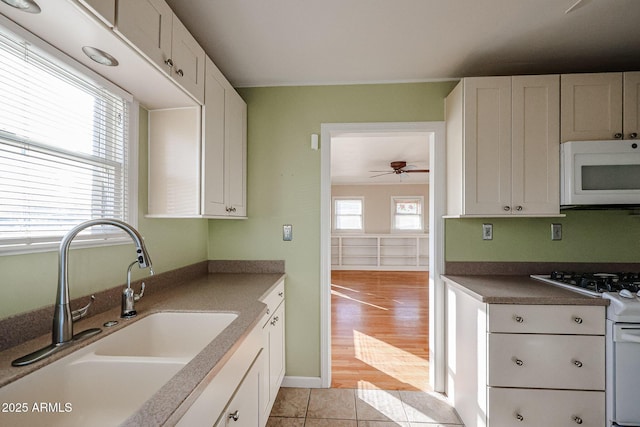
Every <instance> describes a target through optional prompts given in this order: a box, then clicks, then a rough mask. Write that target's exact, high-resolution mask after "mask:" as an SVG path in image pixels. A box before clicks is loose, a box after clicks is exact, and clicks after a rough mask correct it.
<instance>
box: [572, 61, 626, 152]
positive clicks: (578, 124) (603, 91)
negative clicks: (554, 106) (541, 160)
mask: <svg viewBox="0 0 640 427" xmlns="http://www.w3.org/2000/svg"><path fill="white" fill-rule="evenodd" d="M560 111H561V114H562V115H561V141H562V142H566V141H589V140H598V139H614V138H615V137H616V134H622V73H595V74H563V75H562V77H561V107H560Z"/></svg>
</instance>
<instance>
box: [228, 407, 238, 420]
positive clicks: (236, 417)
mask: <svg viewBox="0 0 640 427" xmlns="http://www.w3.org/2000/svg"><path fill="white" fill-rule="evenodd" d="M228 418H229V419H230V420H233V421H238V420H239V419H240V414H239V413H238V410H237V409H236V411H235V412H233V413H231V414H229V417H228Z"/></svg>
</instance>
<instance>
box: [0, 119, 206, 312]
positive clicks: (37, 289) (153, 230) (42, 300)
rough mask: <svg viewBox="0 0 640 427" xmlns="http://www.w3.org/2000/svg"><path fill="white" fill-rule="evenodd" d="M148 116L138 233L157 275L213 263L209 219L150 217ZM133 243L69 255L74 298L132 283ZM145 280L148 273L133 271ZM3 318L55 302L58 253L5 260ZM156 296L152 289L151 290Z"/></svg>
mask: <svg viewBox="0 0 640 427" xmlns="http://www.w3.org/2000/svg"><path fill="white" fill-rule="evenodd" d="M147 136H148V114H147V112H146V111H145V110H144V109H140V137H139V139H140V147H139V159H140V161H139V165H140V169H139V183H138V186H139V194H138V212H139V213H138V215H139V218H138V230H139V231H140V233H141V234H142V235H143V236H144V237H145V242H146V245H147V248H148V250H149V253H150V255H151V259H152V261H153V268H154V271H155V272H156V273H161V272H164V271H168V270H173V269H175V268H178V267H182V266H185V265H189V264H193V263H196V262H200V261H204V260H206V259H207V238H208V236H207V221H206V220H191V219H189V220H185V219H178V220H166V219H146V218H144V213H145V212H146V206H147V170H148V169H147V158H148V156H147V153H148V150H147V148H148V144H147ZM134 250H135V249H134V246H133V244H127V245H117V246H109V247H102V248H90V249H74V250H72V251H71V252H70V256H69V283H70V294H71V298H77V297H80V296H83V295H90V294H91V293H93V292H98V291H101V290H104V289H108V288H111V287H114V286H117V285H120V284H123V283H125V282H126V277H127V275H126V273H127V267H128V265H129V264H130V263H131V261H132V260H133V259H134V258H135V257H134V255H135V252H134ZM132 272H133V274H134V277H135V278H139V277H143V276H144V275H145V274H148V270H139V269H137V268H134V269H133V270H132ZM0 274H1V284H0V318H5V317H8V316H11V315H13V314H17V313H21V312H25V311H30V310H33V309H36V308H40V307H43V306H46V305H51V304H53V303H54V300H55V295H56V286H57V281H58V254H57V251H55V252H44V253H36V254H29V255H13V256H0ZM145 292H147V293H151V292H153V289H152V288H148V289H146V291H145Z"/></svg>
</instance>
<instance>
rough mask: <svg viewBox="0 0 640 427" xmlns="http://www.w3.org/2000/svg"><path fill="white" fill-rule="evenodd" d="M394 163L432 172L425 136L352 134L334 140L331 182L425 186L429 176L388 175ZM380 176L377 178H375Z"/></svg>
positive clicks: (417, 133)
mask: <svg viewBox="0 0 640 427" xmlns="http://www.w3.org/2000/svg"><path fill="white" fill-rule="evenodd" d="M394 161H403V162H407V167H406V168H405V169H408V170H411V169H429V140H428V137H427V134H426V133H419V132H404V133H379V134H350V135H348V136H340V137H333V138H331V183H332V184H334V185H340V184H342V185H344V184H367V185H378V184H426V183H428V182H429V174H428V173H422V172H418V173H404V174H399V175H398V174H392V173H389V174H385V175H380V174H383V173H386V172H391V171H393V169H392V168H391V166H390V165H389V164H390V163H391V162H394ZM376 175H378V176H376Z"/></svg>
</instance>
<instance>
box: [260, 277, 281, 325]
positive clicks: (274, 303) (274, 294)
mask: <svg viewBox="0 0 640 427" xmlns="http://www.w3.org/2000/svg"><path fill="white" fill-rule="evenodd" d="M261 301H262V302H263V303H265V304H267V316H266V317H267V318H269V317H270V316H271V315H272V314H273V313H275V311H276V309H277V308H278V306H279V305H280V304H281V303H282V301H284V280H282V281H280V283H278V284H277V285H276V287H275V288H273V290H272V291H271V292H269V293H268V294H267V295H265V296H264V297H262V298H261Z"/></svg>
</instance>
